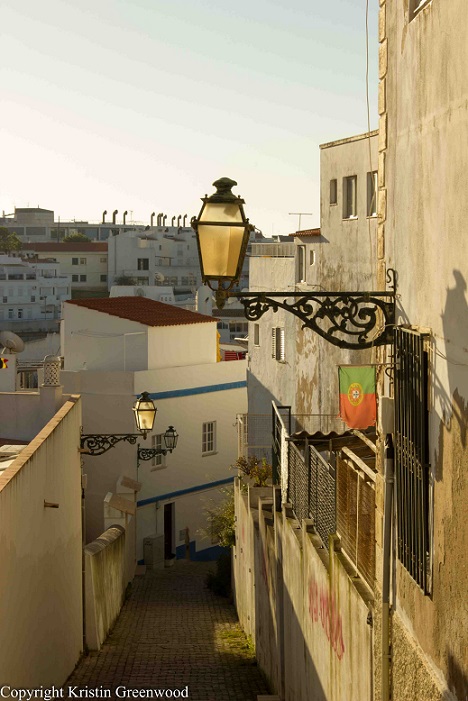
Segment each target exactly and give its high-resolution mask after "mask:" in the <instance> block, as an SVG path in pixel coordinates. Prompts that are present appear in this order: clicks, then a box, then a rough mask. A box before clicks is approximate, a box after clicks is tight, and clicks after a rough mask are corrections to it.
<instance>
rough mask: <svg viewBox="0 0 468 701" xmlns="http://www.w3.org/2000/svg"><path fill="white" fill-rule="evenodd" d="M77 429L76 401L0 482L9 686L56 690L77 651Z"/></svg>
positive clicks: (0, 612) (1, 603) (0, 598)
mask: <svg viewBox="0 0 468 701" xmlns="http://www.w3.org/2000/svg"><path fill="white" fill-rule="evenodd" d="M3 416H4V413H3V412H2V417H3ZM23 420H24V419H23ZM80 424H81V405H80V400H79V399H78V398H76V397H75V398H73V399H72V400H70V401H67V402H66V404H65V405H64V406H63V407H62V408H61V409H60V411H59V412H58V413H57V414H56V415H55V416H54V417H53V418H52V419H51V420H50V421H49V423H48V424H47V425H46V426H45V427H44V429H43V430H42V431H41V432H40V433H39V434H38V435H37V436H36V438H34V440H33V441H32V442H31V443H30V445H28V446H27V447H26V448H24V450H23V451H22V453H21V455H20V456H19V457H18V458H17V459H16V460H15V461H14V462H13V464H12V465H11V466H10V467H9V468H7V469H6V470H5V471H4V473H3V475H2V477H1V478H0V532H1V534H2V537H1V538H0V559H1V562H2V575H1V577H0V620H1V622H2V653H1V655H0V679H1V681H2V683H4V684H5V683H8V684H10V685H11V686H12V687H16V688H34V687H38V686H40V685H44V686H46V687H47V686H51V685H52V684H55V685H56V686H61V685H62V684H63V683H64V682H65V680H66V679H67V677H68V676H69V674H71V672H72V671H73V669H74V666H75V664H76V662H77V661H78V658H79V656H80V652H81V650H82V599H81V468H80V456H79V453H78V451H77V440H78V436H79V431H80ZM2 433H3V432H2ZM44 500H46V501H48V502H54V503H58V504H59V508H57V509H56V508H44Z"/></svg>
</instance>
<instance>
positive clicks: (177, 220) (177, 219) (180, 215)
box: [177, 214, 182, 227]
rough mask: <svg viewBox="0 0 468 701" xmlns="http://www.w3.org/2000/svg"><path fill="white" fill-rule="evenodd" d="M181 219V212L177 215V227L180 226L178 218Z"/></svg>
mask: <svg viewBox="0 0 468 701" xmlns="http://www.w3.org/2000/svg"><path fill="white" fill-rule="evenodd" d="M181 219H182V214H179V216H178V217H177V227H180V220H181Z"/></svg>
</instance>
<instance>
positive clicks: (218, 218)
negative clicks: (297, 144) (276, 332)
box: [191, 178, 396, 350]
mask: <svg viewBox="0 0 468 701" xmlns="http://www.w3.org/2000/svg"><path fill="white" fill-rule="evenodd" d="M236 184H237V183H236V182H235V181H234V180H230V179H229V178H221V179H220V180H216V181H215V182H214V183H213V185H214V186H215V187H216V188H217V192H215V193H214V194H213V195H211V197H208V196H207V195H205V197H202V202H203V206H202V208H201V211H200V214H199V215H198V218H196V217H193V219H192V222H191V223H192V227H193V229H194V230H195V234H196V238H197V243H198V253H199V257H200V268H201V273H202V280H203V282H204V283H206V284H207V285H208V286H209V287H210V288H211V289H212V290H213V291H214V292H215V294H216V304H217V306H218V308H219V309H222V308H223V306H224V304H225V301H226V299H227V298H228V297H234V298H236V299H239V300H240V302H241V304H242V305H243V307H244V316H245V317H246V319H248V320H249V321H258V319H260V317H262V316H263V314H265V312H267V311H268V310H269V309H272V310H273V311H274V312H276V311H277V310H278V309H284V310H285V311H288V312H291V313H292V314H294V315H295V316H297V317H298V318H299V319H300V320H301V321H302V324H303V328H305V327H307V328H310V329H312V330H313V331H315V333H318V334H319V335H320V336H322V338H324V339H325V340H326V341H328V342H329V343H332V344H333V345H335V346H338V347H340V348H349V349H351V350H363V349H365V348H372V347H374V346H381V345H385V344H386V343H392V342H393V327H394V325H395V296H396V273H395V271H394V270H393V269H392V268H389V269H388V271H387V284H388V287H389V289H388V290H386V291H377V292H325V291H322V290H321V291H319V292H306V293H304V292H231V291H230V290H231V288H232V287H233V285H234V284H236V283H237V282H238V281H239V277H240V272H241V270H242V264H243V262H244V258H245V254H246V250H247V243H248V239H249V232H250V231H251V230H253V228H254V227H253V226H252V225H251V224H249V220H248V219H246V218H245V214H244V209H243V206H242V205H243V204H244V200H243V199H241V198H240V197H236V196H235V195H234V194H233V193H232V192H231V188H232V187H233V186H234V185H236ZM289 300H290V301H289Z"/></svg>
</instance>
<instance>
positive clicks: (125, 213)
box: [123, 210, 128, 226]
mask: <svg viewBox="0 0 468 701" xmlns="http://www.w3.org/2000/svg"><path fill="white" fill-rule="evenodd" d="M127 214H128V212H127V210H125V212H124V213H123V225H124V226H125V219H126V218H127Z"/></svg>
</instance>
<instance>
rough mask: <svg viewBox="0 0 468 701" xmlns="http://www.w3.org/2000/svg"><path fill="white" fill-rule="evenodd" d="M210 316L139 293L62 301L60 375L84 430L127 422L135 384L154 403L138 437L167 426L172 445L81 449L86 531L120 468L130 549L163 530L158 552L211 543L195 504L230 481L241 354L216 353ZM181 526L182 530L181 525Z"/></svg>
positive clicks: (123, 426) (112, 429)
mask: <svg viewBox="0 0 468 701" xmlns="http://www.w3.org/2000/svg"><path fill="white" fill-rule="evenodd" d="M216 326H217V321H216V319H214V318H212V317H210V316H206V315H202V314H197V313H194V312H191V311H188V310H185V309H181V308H178V307H175V306H172V305H169V304H162V303H160V302H156V301H153V300H150V299H147V298H145V297H112V298H108V299H88V300H73V301H69V302H66V303H65V304H64V305H63V322H62V353H63V355H64V358H65V361H64V362H65V365H64V371H63V372H62V373H61V379H62V382H63V384H64V386H65V388H66V390H67V391H72V392H74V393H75V392H76V393H79V394H80V395H81V397H82V405H83V431H84V433H106V432H109V433H129V432H135V426H134V425H132V419H131V416H130V414H131V412H130V411H129V408H131V406H132V404H133V402H134V401H135V398H136V397H137V396H139V395H140V394H141V392H143V391H147V392H149V393H150V396H151V397H152V399H153V400H154V402H155V404H156V407H157V409H158V412H157V415H156V423H155V426H154V429H153V432H152V435H150V436H149V437H148V439H147V440H146V442H145V441H143V440H141V441H139V442H140V444H141V446H142V447H151V446H154V447H164V439H163V434H164V432H165V431H166V429H167V427H168V426H170V425H172V426H175V428H176V429H177V431H178V433H179V436H180V437H179V442H178V445H177V448H176V450H175V451H174V452H173V453H172V454H168V455H167V456H165V457H164V456H158V457H157V458H155V459H154V460H150V461H145V462H143V461H141V462H140V465H139V467H137V448H136V446H134V445H128V444H127V443H119V444H118V445H117V446H116V447H115V448H113V449H112V450H110V451H109V452H108V453H106V454H104V455H102V456H100V457H85V458H84V459H85V472H86V473H87V475H88V487H87V491H86V510H87V539H88V540H89V539H92V538H94V537H96V535H99V533H100V532H101V531H102V529H103V525H104V510H103V500H104V498H105V496H106V494H107V493H108V492H110V491H115V487H116V484H117V483H118V481H119V479H120V477H121V475H122V474H126V475H127V476H130V477H133V478H134V479H135V480H137V481H138V482H140V483H141V490H140V492H139V496H138V499H139V502H138V503H139V508H138V513H137V526H138V535H137V553H138V558H139V559H141V558H142V557H143V539H144V538H147V537H152V536H160V535H163V536H164V540H165V549H166V554H169V555H170V554H174V553H177V554H178V555H180V556H183V555H185V548H186V538H187V534H188V539H189V545H188V546H187V547H190V550H191V556H192V557H193V558H196V557H203V558H207V557H210V555H212V554H213V550H212V549H213V547H215V545H216V544H214V543H212V542H211V539H210V538H208V539H203V537H202V535H201V534H200V529H202V528H203V527H204V526H206V517H205V515H204V513H203V509H204V507H205V506H206V507H208V505H209V503H210V502H211V500H215V501H216V500H218V499H219V498H220V493H219V489H220V488H221V487H223V485H229V484H230V483H231V482H232V479H233V477H234V473H233V471H232V470H230V468H229V466H230V465H231V464H232V463H234V462H235V460H236V458H237V432H236V416H237V414H241V413H244V412H245V411H246V407H247V394H246V361H245V360H235V361H231V362H218V357H219V349H218V345H219V342H218V334H217V328H216ZM187 529H188V530H187Z"/></svg>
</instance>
